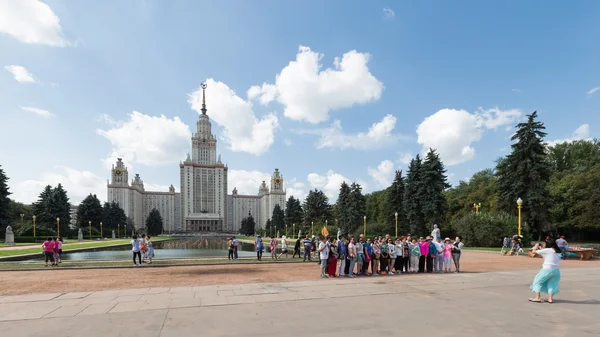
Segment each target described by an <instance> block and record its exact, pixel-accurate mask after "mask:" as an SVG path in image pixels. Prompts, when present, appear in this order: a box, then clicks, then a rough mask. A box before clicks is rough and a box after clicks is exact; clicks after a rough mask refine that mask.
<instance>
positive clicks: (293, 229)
mask: <svg viewBox="0 0 600 337" xmlns="http://www.w3.org/2000/svg"><path fill="white" fill-rule="evenodd" d="M294 233H296V224H295V223H294V224H292V237H294Z"/></svg>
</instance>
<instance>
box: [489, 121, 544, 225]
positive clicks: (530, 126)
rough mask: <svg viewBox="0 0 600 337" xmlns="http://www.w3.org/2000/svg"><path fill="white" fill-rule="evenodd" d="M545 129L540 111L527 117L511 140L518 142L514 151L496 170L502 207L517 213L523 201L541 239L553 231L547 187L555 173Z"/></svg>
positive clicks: (499, 206) (525, 219) (525, 210)
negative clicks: (546, 143)
mask: <svg viewBox="0 0 600 337" xmlns="http://www.w3.org/2000/svg"><path fill="white" fill-rule="evenodd" d="M545 129H546V127H545V126H544V123H542V122H540V121H538V120H537V111H534V112H533V113H532V114H530V115H527V121H526V122H524V123H519V124H517V132H516V133H515V134H514V135H513V136H512V137H511V140H512V141H515V140H516V142H515V143H514V144H512V145H511V147H512V152H511V153H510V154H509V155H508V156H506V157H505V158H504V160H501V161H500V162H499V163H498V167H497V168H496V175H497V177H498V208H499V209H501V210H504V211H506V212H510V213H512V214H516V212H517V204H516V202H517V199H518V198H521V199H522V200H523V208H522V212H523V213H522V215H523V220H524V221H526V222H527V223H528V225H529V228H531V229H532V230H533V231H534V233H535V234H537V235H538V236H541V235H542V234H543V232H549V231H552V225H551V221H550V220H551V219H550V212H549V211H550V208H551V198H550V195H549V192H548V189H547V188H546V186H547V185H548V182H549V181H550V175H551V171H552V170H551V163H550V161H549V159H548V156H547V152H546V147H545V144H544V137H545V136H546V132H544V130H545Z"/></svg>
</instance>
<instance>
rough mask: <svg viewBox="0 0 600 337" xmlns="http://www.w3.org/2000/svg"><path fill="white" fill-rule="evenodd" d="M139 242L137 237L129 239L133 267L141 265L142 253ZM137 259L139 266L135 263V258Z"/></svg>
mask: <svg viewBox="0 0 600 337" xmlns="http://www.w3.org/2000/svg"><path fill="white" fill-rule="evenodd" d="M140 250H141V248H140V242H139V241H138V238H137V235H135V234H134V235H133V236H132V237H131V252H132V253H133V266H134V267H139V266H141V265H142V253H141V252H140ZM136 256H137V258H138V260H139V264H137V263H136V262H135V258H136Z"/></svg>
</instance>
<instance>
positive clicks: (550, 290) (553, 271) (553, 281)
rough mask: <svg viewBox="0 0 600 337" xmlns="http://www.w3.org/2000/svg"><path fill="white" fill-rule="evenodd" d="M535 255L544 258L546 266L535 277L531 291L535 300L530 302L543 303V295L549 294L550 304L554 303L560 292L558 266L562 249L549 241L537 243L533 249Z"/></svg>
mask: <svg viewBox="0 0 600 337" xmlns="http://www.w3.org/2000/svg"><path fill="white" fill-rule="evenodd" d="M542 246H544V247H543V248H542ZM533 253H537V254H538V255H540V256H541V257H542V258H544V264H543V265H542V270H540V272H539V273H538V274H537V275H536V276H535V279H534V280H533V284H532V285H531V287H530V288H531V290H532V291H533V292H534V293H535V298H530V299H529V301H530V302H536V303H543V302H544V300H543V299H542V298H541V293H546V294H548V299H547V300H546V301H547V302H548V303H553V302H554V300H553V297H554V295H556V294H558V292H559V291H560V290H559V289H558V283H559V282H560V269H558V264H559V262H560V255H559V254H560V253H561V251H560V248H559V247H558V245H557V244H556V241H554V240H552V239H549V240H547V241H546V242H545V243H537V244H536V245H535V246H534V247H533Z"/></svg>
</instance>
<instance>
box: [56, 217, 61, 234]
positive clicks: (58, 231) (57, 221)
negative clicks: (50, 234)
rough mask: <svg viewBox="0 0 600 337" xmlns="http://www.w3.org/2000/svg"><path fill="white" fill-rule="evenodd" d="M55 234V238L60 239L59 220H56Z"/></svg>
mask: <svg viewBox="0 0 600 337" xmlns="http://www.w3.org/2000/svg"><path fill="white" fill-rule="evenodd" d="M56 234H57V237H60V219H59V218H56Z"/></svg>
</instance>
